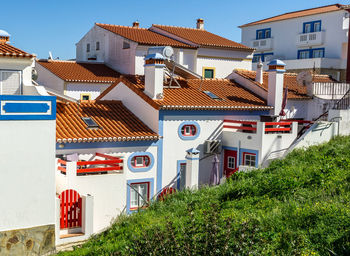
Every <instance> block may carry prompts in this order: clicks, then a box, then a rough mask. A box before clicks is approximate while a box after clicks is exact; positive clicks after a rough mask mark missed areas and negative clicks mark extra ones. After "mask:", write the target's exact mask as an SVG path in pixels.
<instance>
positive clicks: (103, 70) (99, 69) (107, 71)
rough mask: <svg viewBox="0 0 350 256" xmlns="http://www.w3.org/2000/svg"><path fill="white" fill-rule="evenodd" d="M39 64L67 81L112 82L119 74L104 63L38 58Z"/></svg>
mask: <svg viewBox="0 0 350 256" xmlns="http://www.w3.org/2000/svg"><path fill="white" fill-rule="evenodd" d="M37 63H39V64H40V65H41V66H43V67H44V68H46V69H48V70H50V71H51V72H52V73H53V74H55V75H56V76H58V77H59V78H61V79H62V80H64V81H67V82H86V83H113V82H114V81H115V80H116V79H117V78H118V77H119V76H120V74H119V73H118V72H117V71H114V70H113V69H111V68H109V67H107V66H106V65H104V64H96V63H77V62H75V61H57V60H39V61H37Z"/></svg>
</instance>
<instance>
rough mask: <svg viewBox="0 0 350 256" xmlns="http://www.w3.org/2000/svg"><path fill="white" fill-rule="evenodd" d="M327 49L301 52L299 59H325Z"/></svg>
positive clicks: (299, 52)
mask: <svg viewBox="0 0 350 256" xmlns="http://www.w3.org/2000/svg"><path fill="white" fill-rule="evenodd" d="M324 54H325V49H324V48H318V49H308V50H299V51H298V59H308V58H324Z"/></svg>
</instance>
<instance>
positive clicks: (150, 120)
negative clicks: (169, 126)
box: [102, 82, 158, 133]
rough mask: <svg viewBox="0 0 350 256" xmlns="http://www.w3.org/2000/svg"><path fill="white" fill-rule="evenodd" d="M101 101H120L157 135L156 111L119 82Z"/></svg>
mask: <svg viewBox="0 0 350 256" xmlns="http://www.w3.org/2000/svg"><path fill="white" fill-rule="evenodd" d="M102 99H103V100H120V101H122V102H123V104H124V106H126V107H127V108H128V109H129V110H130V111H131V112H133V113H134V114H135V115H136V116H137V117H138V118H139V119H140V120H141V121H142V122H143V123H145V124H146V125H147V126H148V127H149V128H151V129H152V130H153V131H154V132H157V133H158V110H156V109H155V108H153V107H152V106H151V105H149V104H148V103H147V102H146V101H144V100H143V99H142V98H141V97H139V96H138V95H137V94H136V93H134V92H133V91H132V90H131V89H130V88H129V87H127V86H126V85H125V84H123V83H122V82H120V83H119V84H118V85H117V86H116V87H114V88H113V89H112V90H111V91H110V92H109V93H108V94H107V95H105V96H104V97H103V98H102Z"/></svg>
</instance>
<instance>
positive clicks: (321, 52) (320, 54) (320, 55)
mask: <svg viewBox="0 0 350 256" xmlns="http://www.w3.org/2000/svg"><path fill="white" fill-rule="evenodd" d="M323 57H324V49H317V50H313V51H312V58H323Z"/></svg>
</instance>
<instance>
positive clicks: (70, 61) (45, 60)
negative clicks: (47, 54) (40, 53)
mask: <svg viewBox="0 0 350 256" xmlns="http://www.w3.org/2000/svg"><path fill="white" fill-rule="evenodd" d="M38 62H69V63H78V62H76V61H75V60H51V59H39V60H38Z"/></svg>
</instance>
